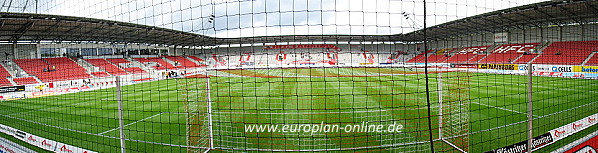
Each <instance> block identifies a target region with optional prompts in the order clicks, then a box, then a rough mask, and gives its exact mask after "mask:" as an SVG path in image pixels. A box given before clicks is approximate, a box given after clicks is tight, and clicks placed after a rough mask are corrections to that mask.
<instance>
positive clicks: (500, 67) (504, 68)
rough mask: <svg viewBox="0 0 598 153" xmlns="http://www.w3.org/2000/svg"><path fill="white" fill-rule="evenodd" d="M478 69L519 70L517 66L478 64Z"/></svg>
mask: <svg viewBox="0 0 598 153" xmlns="http://www.w3.org/2000/svg"><path fill="white" fill-rule="evenodd" d="M478 69H493V70H519V65H517V64H478Z"/></svg>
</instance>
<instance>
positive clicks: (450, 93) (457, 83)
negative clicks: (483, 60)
mask: <svg viewBox="0 0 598 153" xmlns="http://www.w3.org/2000/svg"><path fill="white" fill-rule="evenodd" d="M471 77H472V76H471V74H470V73H468V72H458V71H457V72H444V73H438V75H437V79H438V133H439V134H438V140H439V141H441V143H446V144H447V145H449V146H450V147H452V148H454V149H456V150H459V151H460V152H469V146H470V144H469V135H468V134H469V130H470V129H469V128H470V127H469V122H470V116H469V113H470V109H469V107H470V99H469V90H470V85H469V82H470V78H471Z"/></svg>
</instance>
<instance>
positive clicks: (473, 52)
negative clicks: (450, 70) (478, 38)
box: [446, 46, 490, 63]
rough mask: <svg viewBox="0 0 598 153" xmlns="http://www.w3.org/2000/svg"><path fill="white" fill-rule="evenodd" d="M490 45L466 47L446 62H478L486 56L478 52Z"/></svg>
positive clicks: (483, 50)
mask: <svg viewBox="0 0 598 153" xmlns="http://www.w3.org/2000/svg"><path fill="white" fill-rule="evenodd" d="M489 47H490V46H476V47H466V48H463V49H461V50H459V51H457V52H455V54H454V55H453V56H451V57H449V58H448V59H447V60H446V63H467V62H470V59H472V60H471V62H474V63H475V62H477V61H478V60H479V59H480V58H482V57H484V54H478V53H482V52H485V51H486V50H487V49H488V48H489Z"/></svg>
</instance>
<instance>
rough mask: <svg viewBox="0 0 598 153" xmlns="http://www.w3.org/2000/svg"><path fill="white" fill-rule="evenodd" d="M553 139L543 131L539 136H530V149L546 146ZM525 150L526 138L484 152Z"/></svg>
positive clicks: (516, 151) (507, 152) (498, 152)
mask: <svg viewBox="0 0 598 153" xmlns="http://www.w3.org/2000/svg"><path fill="white" fill-rule="evenodd" d="M554 141H555V140H554V139H552V136H550V133H544V134H542V135H540V136H537V137H534V138H532V146H533V147H532V150H537V149H540V148H542V147H544V146H547V145H549V144H551V143H553V142H554ZM524 152H527V140H525V141H521V142H519V143H516V144H512V145H509V146H506V147H502V148H498V149H495V150H492V151H487V152H485V153H524Z"/></svg>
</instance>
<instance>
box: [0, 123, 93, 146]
mask: <svg viewBox="0 0 598 153" xmlns="http://www.w3.org/2000/svg"><path fill="white" fill-rule="evenodd" d="M0 132H2V133H5V134H8V135H10V136H13V137H15V138H17V139H19V140H22V141H24V142H27V143H29V144H31V145H33V146H36V147H39V148H42V149H45V150H49V151H53V152H59V153H96V152H94V151H91V150H86V149H82V148H78V147H75V146H71V145H68V144H64V143H61V142H57V141H54V140H50V139H46V138H43V137H40V136H36V135H32V134H29V133H27V132H23V131H20V130H17V129H15V128H12V127H9V126H6V125H2V124H0Z"/></svg>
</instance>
